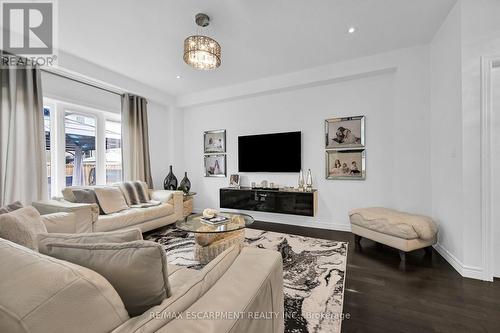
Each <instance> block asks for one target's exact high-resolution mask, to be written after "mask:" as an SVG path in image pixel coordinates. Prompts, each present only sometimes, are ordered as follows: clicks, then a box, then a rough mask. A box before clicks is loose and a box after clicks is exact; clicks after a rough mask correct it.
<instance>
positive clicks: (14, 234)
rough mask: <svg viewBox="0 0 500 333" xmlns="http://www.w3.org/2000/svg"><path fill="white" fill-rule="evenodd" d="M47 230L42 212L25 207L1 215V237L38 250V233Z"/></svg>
mask: <svg viewBox="0 0 500 333" xmlns="http://www.w3.org/2000/svg"><path fill="white" fill-rule="evenodd" d="M42 232H47V228H46V227H45V224H43V222H42V220H41V217H40V214H39V213H38V211H37V210H36V209H35V208H33V207H25V208H21V209H18V210H15V211H12V212H10V213H7V214H2V215H0V237H1V238H4V239H8V240H10V241H13V242H14V243H17V244H20V245H22V246H26V247H27V248H30V249H32V250H35V251H38V245H37V234H39V233H42Z"/></svg>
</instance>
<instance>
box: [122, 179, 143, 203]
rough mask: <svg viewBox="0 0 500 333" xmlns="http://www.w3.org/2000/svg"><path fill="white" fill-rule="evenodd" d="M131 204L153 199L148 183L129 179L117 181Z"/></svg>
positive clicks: (126, 199)
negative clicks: (127, 180)
mask: <svg viewBox="0 0 500 333" xmlns="http://www.w3.org/2000/svg"><path fill="white" fill-rule="evenodd" d="M117 185H118V187H119V188H120V190H121V191H122V193H123V196H124V197H125V201H126V202H127V204H128V205H129V206H132V205H138V204H141V203H147V202H149V200H151V198H150V196H149V190H148V184H146V183H145V182H141V181H129V182H120V183H117Z"/></svg>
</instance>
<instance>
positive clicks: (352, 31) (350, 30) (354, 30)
mask: <svg viewBox="0 0 500 333" xmlns="http://www.w3.org/2000/svg"><path fill="white" fill-rule="evenodd" d="M347 32H348V33H350V34H353V33H355V32H356V28H355V27H350V28H349V30H347Z"/></svg>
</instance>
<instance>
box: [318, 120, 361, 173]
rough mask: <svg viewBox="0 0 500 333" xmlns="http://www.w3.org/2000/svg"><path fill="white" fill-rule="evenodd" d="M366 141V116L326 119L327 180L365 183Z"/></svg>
mask: <svg viewBox="0 0 500 333" xmlns="http://www.w3.org/2000/svg"><path fill="white" fill-rule="evenodd" d="M365 141H366V138H365V116H355V117H342V118H331V119H326V120H325V173H326V179H333V180H365V179H366V149H365V144H366V143H365Z"/></svg>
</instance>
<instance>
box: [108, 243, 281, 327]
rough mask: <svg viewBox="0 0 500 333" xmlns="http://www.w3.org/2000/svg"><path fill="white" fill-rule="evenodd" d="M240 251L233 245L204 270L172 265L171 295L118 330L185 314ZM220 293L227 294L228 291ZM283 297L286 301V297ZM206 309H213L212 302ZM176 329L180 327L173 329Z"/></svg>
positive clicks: (153, 324)
mask: <svg viewBox="0 0 500 333" xmlns="http://www.w3.org/2000/svg"><path fill="white" fill-rule="evenodd" d="M259 250H260V249H259ZM239 253H240V248H239V246H237V245H235V246H232V247H230V248H228V249H227V250H225V251H224V252H222V253H221V254H220V255H219V256H217V257H216V258H215V259H214V260H212V261H211V262H210V263H209V264H208V265H206V266H205V267H204V268H203V269H202V270H195V269H190V268H186V267H179V266H175V265H168V266H169V277H168V278H169V283H170V289H171V290H172V295H171V297H169V298H168V299H166V300H164V301H163V302H162V303H161V304H160V305H157V306H155V307H153V308H151V309H149V311H147V312H145V313H143V314H142V315H141V316H138V317H135V318H132V319H130V320H129V321H127V322H126V323H124V324H123V325H122V326H120V327H119V328H118V329H117V330H116V331H115V332H116V333H125V332H155V331H156V330H159V329H160V328H162V327H164V326H165V325H167V324H168V323H169V322H171V321H172V320H173V319H175V315H177V314H181V313H182V312H184V311H186V310H187V309H188V308H189V307H190V306H192V305H193V304H195V303H196V302H197V301H199V300H200V298H202V296H203V295H204V294H205V293H206V292H207V291H208V290H209V289H210V288H212V287H213V286H214V285H215V284H216V282H217V281H218V280H219V279H220V278H221V277H222V276H223V275H224V274H225V273H226V271H227V270H228V269H229V267H230V266H231V265H232V264H233V262H234V261H235V260H236V257H238V254H239ZM264 261H265V260H264ZM170 268H172V269H170ZM247 273H248V272H247ZM280 273H281V272H280ZM247 275H248V274H247ZM249 275H252V274H249ZM281 276H282V275H281ZM220 297H224V295H221V296H220ZM281 301H282V302H283V300H281ZM205 310H206V311H211V308H210V306H209V307H207V308H206V309H205ZM165 327H168V326H165ZM181 331H182V330H181ZM185 331H186V332H188V331H189V328H187V329H185ZM172 332H177V331H176V330H173V331H172ZM276 332H278V331H276Z"/></svg>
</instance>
